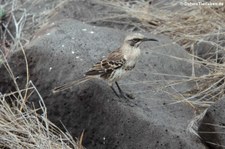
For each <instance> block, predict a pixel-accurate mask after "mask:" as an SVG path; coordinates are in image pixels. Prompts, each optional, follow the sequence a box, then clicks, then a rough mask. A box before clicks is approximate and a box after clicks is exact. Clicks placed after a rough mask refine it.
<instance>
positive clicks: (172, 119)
mask: <svg viewBox="0 0 225 149" xmlns="http://www.w3.org/2000/svg"><path fill="white" fill-rule="evenodd" d="M126 34H127V33H125V32H122V31H118V30H113V29H109V28H100V27H94V26H90V25H86V24H84V23H82V22H79V21H75V20H61V21H59V22H58V23H56V22H52V23H51V24H48V25H47V26H46V27H45V28H43V29H42V30H41V31H40V32H39V33H37V34H36V35H35V37H34V38H33V40H32V41H31V43H30V44H29V45H27V47H26V51H25V52H26V55H27V59H28V64H29V74H30V79H31V80H32V82H33V83H34V84H35V85H36V87H37V89H38V90H39V92H40V94H41V95H42V97H43V99H44V101H45V104H46V106H47V109H48V111H47V112H48V118H49V119H50V120H51V121H52V122H53V123H55V124H56V125H58V126H60V127H62V124H61V123H63V124H64V125H65V127H66V128H67V130H68V131H69V132H70V133H71V134H72V136H73V137H79V136H80V135H81V133H82V131H84V138H83V145H84V146H85V147H87V148H96V149H108V148H111V149H113V148H121V149H143V148H149V149H152V148H160V149H162V148H165V149H168V148H171V149H172V148H182V149H185V148H188V149H190V148H193V149H196V148H198V149H203V148H205V146H204V144H202V143H201V142H200V140H199V139H198V138H197V137H195V136H194V135H193V134H191V133H190V132H189V131H188V130H187V127H188V124H189V123H190V121H191V120H192V118H193V117H194V110H193V109H192V108H191V106H189V105H188V104H186V103H183V102H178V103H177V104H171V103H174V102H176V101H177V100H175V99H174V98H173V96H171V95H173V94H175V93H176V92H178V91H180V92H182V91H187V90H189V89H190V88H191V87H192V85H193V84H192V83H186V84H182V85H177V86H173V87H171V88H170V87H169V81H170V80H179V79H182V78H185V77H188V76H191V75H192V63H191V57H190V56H189V54H188V53H187V52H185V50H184V49H182V48H181V47H180V46H178V45H176V44H173V43H172V42H171V41H170V40H168V39H167V38H166V37H160V36H157V37H156V36H154V38H156V39H158V40H159V42H148V43H144V44H143V46H142V47H141V49H142V54H141V57H140V61H139V62H138V64H137V65H136V68H135V69H134V70H133V72H132V73H131V74H130V75H129V76H128V77H126V78H124V79H123V80H121V81H119V83H120V84H121V87H122V88H123V89H124V90H125V91H126V92H132V93H133V94H134V96H135V99H133V100H125V99H120V98H118V97H117V96H115V94H114V93H113V91H112V90H111V89H110V87H109V86H108V85H107V84H106V83H105V82H104V81H102V80H91V81H87V82H85V83H83V84H79V85H75V86H73V87H71V88H70V89H68V90H65V91H62V92H59V93H55V94H53V93H52V89H53V88H54V87H56V86H59V85H62V84H64V83H67V82H71V81H73V80H78V79H81V78H82V77H83V74H84V72H85V71H87V70H88V69H89V68H90V67H91V66H92V64H94V63H95V62H97V61H98V60H99V59H101V58H102V56H105V55H107V53H109V52H110V51H112V50H113V49H115V48H118V47H119V46H120V44H121V42H122V41H123V38H124V36H125V35H126ZM146 36H148V37H152V38H153V36H152V35H150V34H146ZM9 65H10V66H11V67H12V70H13V72H14V75H15V77H16V78H17V82H18V85H19V87H20V88H21V89H22V88H23V87H24V84H25V81H26V67H25V61H24V57H23V54H22V52H21V51H18V52H15V53H14V54H13V55H12V56H11V58H10V59H9ZM197 70H198V71H197ZM203 73H206V72H205V70H204V69H202V68H201V67H200V66H196V75H201V74H203ZM0 78H1V79H0V92H2V93H6V92H9V91H13V90H15V89H14V88H15V87H14V84H13V82H12V80H11V78H10V77H9V75H8V74H7V71H6V70H5V68H4V66H1V67H0ZM165 86H168V88H166V87H165ZM38 101H39V98H38V96H37V95H35V94H34V95H32V96H31V97H30V99H29V103H32V102H34V103H35V105H36V106H37V105H38Z"/></svg>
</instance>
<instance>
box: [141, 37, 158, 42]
mask: <svg viewBox="0 0 225 149" xmlns="http://www.w3.org/2000/svg"><path fill="white" fill-rule="evenodd" d="M142 41H158V40H156V39H153V38H143V39H142Z"/></svg>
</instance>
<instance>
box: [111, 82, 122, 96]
mask: <svg viewBox="0 0 225 149" xmlns="http://www.w3.org/2000/svg"><path fill="white" fill-rule="evenodd" d="M110 87H111V89H112V90H113V92H114V93H115V94H116V96H117V97H120V96H119V94H118V93H117V92H116V90H115V89H114V87H113V86H112V85H111V86H110Z"/></svg>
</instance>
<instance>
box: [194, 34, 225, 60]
mask: <svg viewBox="0 0 225 149" xmlns="http://www.w3.org/2000/svg"><path fill="white" fill-rule="evenodd" d="M224 32H225V31H224V30H221V31H220V32H219V34H216V33H215V35H210V36H207V37H205V38H204V40H202V41H199V42H198V43H196V44H195V46H194V50H195V54H196V55H197V56H198V57H199V58H202V59H203V60H207V61H208V62H215V63H220V64H221V63H224V56H225V51H224V47H225V33H224Z"/></svg>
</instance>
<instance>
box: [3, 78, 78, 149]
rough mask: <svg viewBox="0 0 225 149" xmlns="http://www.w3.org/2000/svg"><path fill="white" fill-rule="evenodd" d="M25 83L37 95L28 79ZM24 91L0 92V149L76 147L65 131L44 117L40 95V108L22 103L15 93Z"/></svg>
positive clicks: (45, 113) (44, 112)
mask: <svg viewBox="0 0 225 149" xmlns="http://www.w3.org/2000/svg"><path fill="white" fill-rule="evenodd" d="M29 84H30V86H29V91H32V92H33V93H36V94H38V95H40V94H39V93H38V91H37V89H36V87H35V86H34V85H33V84H32V82H29ZM25 90H26V89H24V90H23V91H22V90H19V91H16V92H14V93H9V94H4V95H0V148H39V149H47V148H55V149H62V148H63V149H72V148H73V149H78V145H77V144H76V142H75V141H74V140H73V138H72V137H71V136H70V135H69V133H64V132H62V131H61V130H60V129H59V128H58V127H57V126H55V125H54V124H53V123H51V122H50V121H49V120H48V118H47V109H46V107H45V104H44V102H43V99H42V97H41V96H40V109H35V108H34V109H32V108H30V107H28V106H26V105H23V101H24V99H21V98H20V96H18V94H19V92H20V93H21V94H24V91H25ZM8 99H11V101H10V103H9V100H8ZM7 101H8V102H7ZM22 105H23V110H20V108H21V106H22ZM37 111H38V113H39V114H38V113H37Z"/></svg>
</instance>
